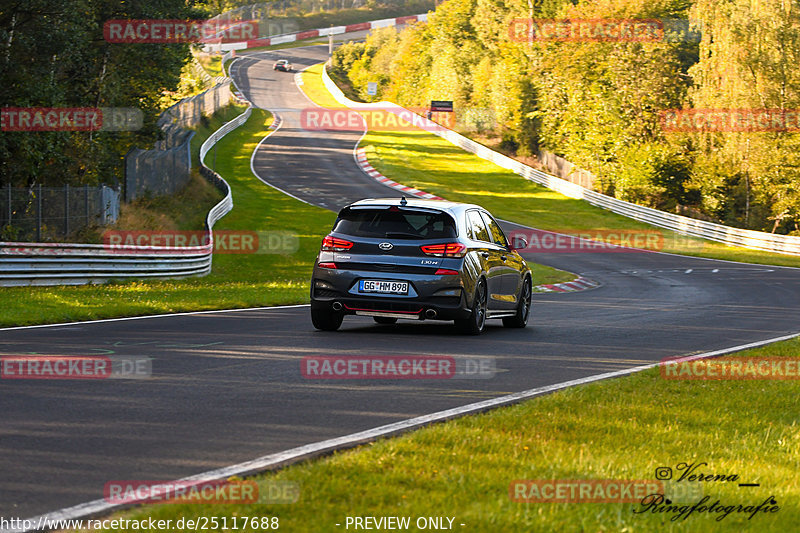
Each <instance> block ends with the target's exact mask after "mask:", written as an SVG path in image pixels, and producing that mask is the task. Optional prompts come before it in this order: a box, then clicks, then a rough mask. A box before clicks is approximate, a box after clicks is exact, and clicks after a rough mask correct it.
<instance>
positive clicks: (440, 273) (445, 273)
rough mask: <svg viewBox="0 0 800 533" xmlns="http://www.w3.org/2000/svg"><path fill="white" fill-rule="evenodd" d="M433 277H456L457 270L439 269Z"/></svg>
mask: <svg viewBox="0 0 800 533" xmlns="http://www.w3.org/2000/svg"><path fill="white" fill-rule="evenodd" d="M434 275H435V276H457V275H458V270H450V269H449V268H440V269H438V270H437V271H436V272H435V273H434Z"/></svg>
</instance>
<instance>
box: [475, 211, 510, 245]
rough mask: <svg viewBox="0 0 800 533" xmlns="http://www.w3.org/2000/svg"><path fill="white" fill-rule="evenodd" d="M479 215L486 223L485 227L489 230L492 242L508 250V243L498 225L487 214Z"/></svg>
mask: <svg viewBox="0 0 800 533" xmlns="http://www.w3.org/2000/svg"><path fill="white" fill-rule="evenodd" d="M481 214H482V215H483V220H484V221H485V222H486V226H487V227H488V228H489V232H490V233H491V234H492V242H493V243H495V244H497V245H500V246H502V247H504V248H508V241H507V240H506V236H505V234H504V233H503V229H502V228H501V227H500V225H499V224H497V222H495V220H494V219H493V218H492V217H490V216H489V215H488V214H487V213H481Z"/></svg>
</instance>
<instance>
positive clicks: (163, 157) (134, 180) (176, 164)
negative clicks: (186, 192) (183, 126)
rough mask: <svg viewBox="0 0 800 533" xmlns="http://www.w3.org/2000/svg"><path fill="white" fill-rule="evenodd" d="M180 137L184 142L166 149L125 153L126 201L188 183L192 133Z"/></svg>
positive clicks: (166, 191)
mask: <svg viewBox="0 0 800 533" xmlns="http://www.w3.org/2000/svg"><path fill="white" fill-rule="evenodd" d="M182 137H183V142H181V143H180V144H178V145H177V146H173V147H172V148H169V149H166V150H158V149H156V150H141V149H139V148H133V149H131V150H130V151H129V152H128V153H127V154H126V155H125V201H126V202H132V201H133V200H135V199H136V198H139V197H142V196H145V195H147V194H151V195H153V196H160V195H165V194H171V193H173V192H175V191H177V190H178V189H180V188H182V187H183V186H185V185H186V184H187V183H189V179H190V178H191V175H192V153H191V140H192V137H194V132H193V131H191V132H186V131H184V135H183V136H182Z"/></svg>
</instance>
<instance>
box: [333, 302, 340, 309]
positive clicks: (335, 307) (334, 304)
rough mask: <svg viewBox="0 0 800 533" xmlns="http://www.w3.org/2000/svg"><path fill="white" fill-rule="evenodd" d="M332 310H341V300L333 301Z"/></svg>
mask: <svg viewBox="0 0 800 533" xmlns="http://www.w3.org/2000/svg"><path fill="white" fill-rule="evenodd" d="M333 310H334V311H341V310H342V302H333Z"/></svg>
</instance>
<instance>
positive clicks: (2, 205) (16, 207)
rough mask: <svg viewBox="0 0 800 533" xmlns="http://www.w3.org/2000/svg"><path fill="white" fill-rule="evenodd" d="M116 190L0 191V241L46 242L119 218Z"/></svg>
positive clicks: (85, 188)
mask: <svg viewBox="0 0 800 533" xmlns="http://www.w3.org/2000/svg"><path fill="white" fill-rule="evenodd" d="M119 196H120V195H119V191H118V190H115V189H112V188H110V187H107V186H105V185H100V186H99V187H89V186H88V185H86V186H83V187H75V186H72V187H70V186H69V185H65V186H63V187H42V186H41V185H39V186H35V187H2V188H0V228H1V229H0V241H23V240H34V241H47V240H53V239H58V238H63V237H67V236H69V235H70V234H72V233H75V232H77V231H80V230H82V229H84V228H86V227H87V226H94V225H102V224H110V223H113V222H116V220H117V218H118V217H119Z"/></svg>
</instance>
